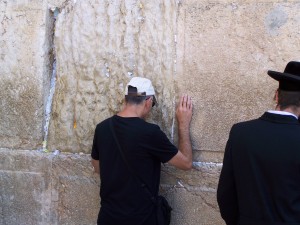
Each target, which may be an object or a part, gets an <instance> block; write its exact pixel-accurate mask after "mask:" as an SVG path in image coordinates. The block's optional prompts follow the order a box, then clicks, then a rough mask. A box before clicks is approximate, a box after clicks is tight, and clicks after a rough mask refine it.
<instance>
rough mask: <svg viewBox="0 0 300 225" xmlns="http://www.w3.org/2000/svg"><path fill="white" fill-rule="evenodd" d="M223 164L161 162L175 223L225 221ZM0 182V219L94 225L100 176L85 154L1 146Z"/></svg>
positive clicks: (30, 224)
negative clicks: (185, 166) (219, 196)
mask: <svg viewBox="0 0 300 225" xmlns="http://www.w3.org/2000/svg"><path fill="white" fill-rule="evenodd" d="M220 169H221V165H220V164H213V163H208V164H207V163H195V164H194V169H193V170H192V171H190V172H183V171H179V170H177V169H175V168H173V167H171V166H164V167H163V170H162V178H161V193H162V194H163V195H164V196H166V197H167V198H168V200H169V201H170V204H171V205H172V207H173V208H174V210H173V212H172V218H173V219H172V225H183V224H220V225H221V224H223V223H222V222H221V220H220V216H219V212H218V208H217V206H216V199H215V195H216V185H217V178H218V173H219V171H220ZM0 182H1V187H0V203H1V204H0V224H3V225H15V224H20V225H23V224H24V225H25V224H26V225H39V224H40V225H56V224H72V225H85V224H86V225H88V224H95V221H96V218H97V214H98V210H99V207H100V205H99V203H100V199H99V187H100V181H99V177H98V175H96V174H94V173H93V171H92V167H91V163H90V156H89V155H87V154H59V155H54V154H49V153H43V152H40V151H17V150H16V151H11V150H8V149H0Z"/></svg>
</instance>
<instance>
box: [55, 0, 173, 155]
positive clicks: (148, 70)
mask: <svg viewBox="0 0 300 225" xmlns="http://www.w3.org/2000/svg"><path fill="white" fill-rule="evenodd" d="M176 9H177V4H176V2H175V1H170V0H164V1H134V0H130V1H100V0H95V1H70V2H69V4H68V5H66V6H65V7H64V8H63V9H61V10H60V14H59V15H58V18H57V23H56V28H55V30H56V32H55V46H56V54H57V84H56V85H57V86H56V87H57V88H56V93H55V99H54V104H53V116H52V120H51V126H50V136H49V145H50V149H55V148H56V149H59V150H63V151H71V152H79V151H83V152H86V153H87V152H89V151H90V149H91V143H92V140H93V133H94V129H95V126H96V124H97V123H99V122H100V121H102V120H103V119H105V118H107V117H109V116H111V115H112V114H114V113H116V112H117V111H118V110H120V107H121V104H122V99H123V98H124V90H125V85H126V84H127V83H128V81H129V80H130V78H131V77H133V76H144V77H147V78H150V79H151V80H152V81H153V83H154V86H155V87H156V92H157V99H158V102H159V106H158V107H155V108H154V110H153V113H152V116H151V117H150V118H151V119H152V120H153V121H156V122H157V123H158V124H159V125H161V127H162V129H164V131H166V133H167V134H168V135H169V137H171V136H172V125H173V120H174V93H175V88H174V83H173V80H174V78H173V74H174V69H175V67H174V55H175V42H174V35H175V28H176Z"/></svg>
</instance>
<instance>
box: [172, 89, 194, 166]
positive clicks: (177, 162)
mask: <svg viewBox="0 0 300 225" xmlns="http://www.w3.org/2000/svg"><path fill="white" fill-rule="evenodd" d="M192 114H193V104H192V99H191V97H190V96H189V95H187V94H184V95H182V96H181V98H180V100H179V104H178V105H177V109H176V118H177V121H178V148H179V151H178V153H177V154H176V155H175V156H174V157H173V158H172V159H171V160H170V161H169V162H168V163H170V164H171V165H173V166H175V167H177V168H179V169H183V170H189V169H191V168H192V145H191V140H190V123H191V120H192Z"/></svg>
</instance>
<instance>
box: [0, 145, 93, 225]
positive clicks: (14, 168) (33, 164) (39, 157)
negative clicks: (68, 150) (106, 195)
mask: <svg viewBox="0 0 300 225" xmlns="http://www.w3.org/2000/svg"><path fill="white" fill-rule="evenodd" d="M0 183H1V186H0V224H3V225H15V224H20V225H25V224H26V225H55V224H72V225H73V224H74V225H83V224H95V220H96V218H97V214H98V209H99V178H98V176H97V175H95V174H93V170H92V167H91V163H90V157H89V155H79V154H72V155H63V154H60V155H53V154H46V153H42V152H38V151H10V150H7V149H0Z"/></svg>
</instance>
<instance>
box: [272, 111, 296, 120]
mask: <svg viewBox="0 0 300 225" xmlns="http://www.w3.org/2000/svg"><path fill="white" fill-rule="evenodd" d="M268 113H273V114H279V115H284V116H293V117H295V118H296V119H298V117H297V116H296V115H295V114H293V113H290V112H285V111H278V110H268Z"/></svg>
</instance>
